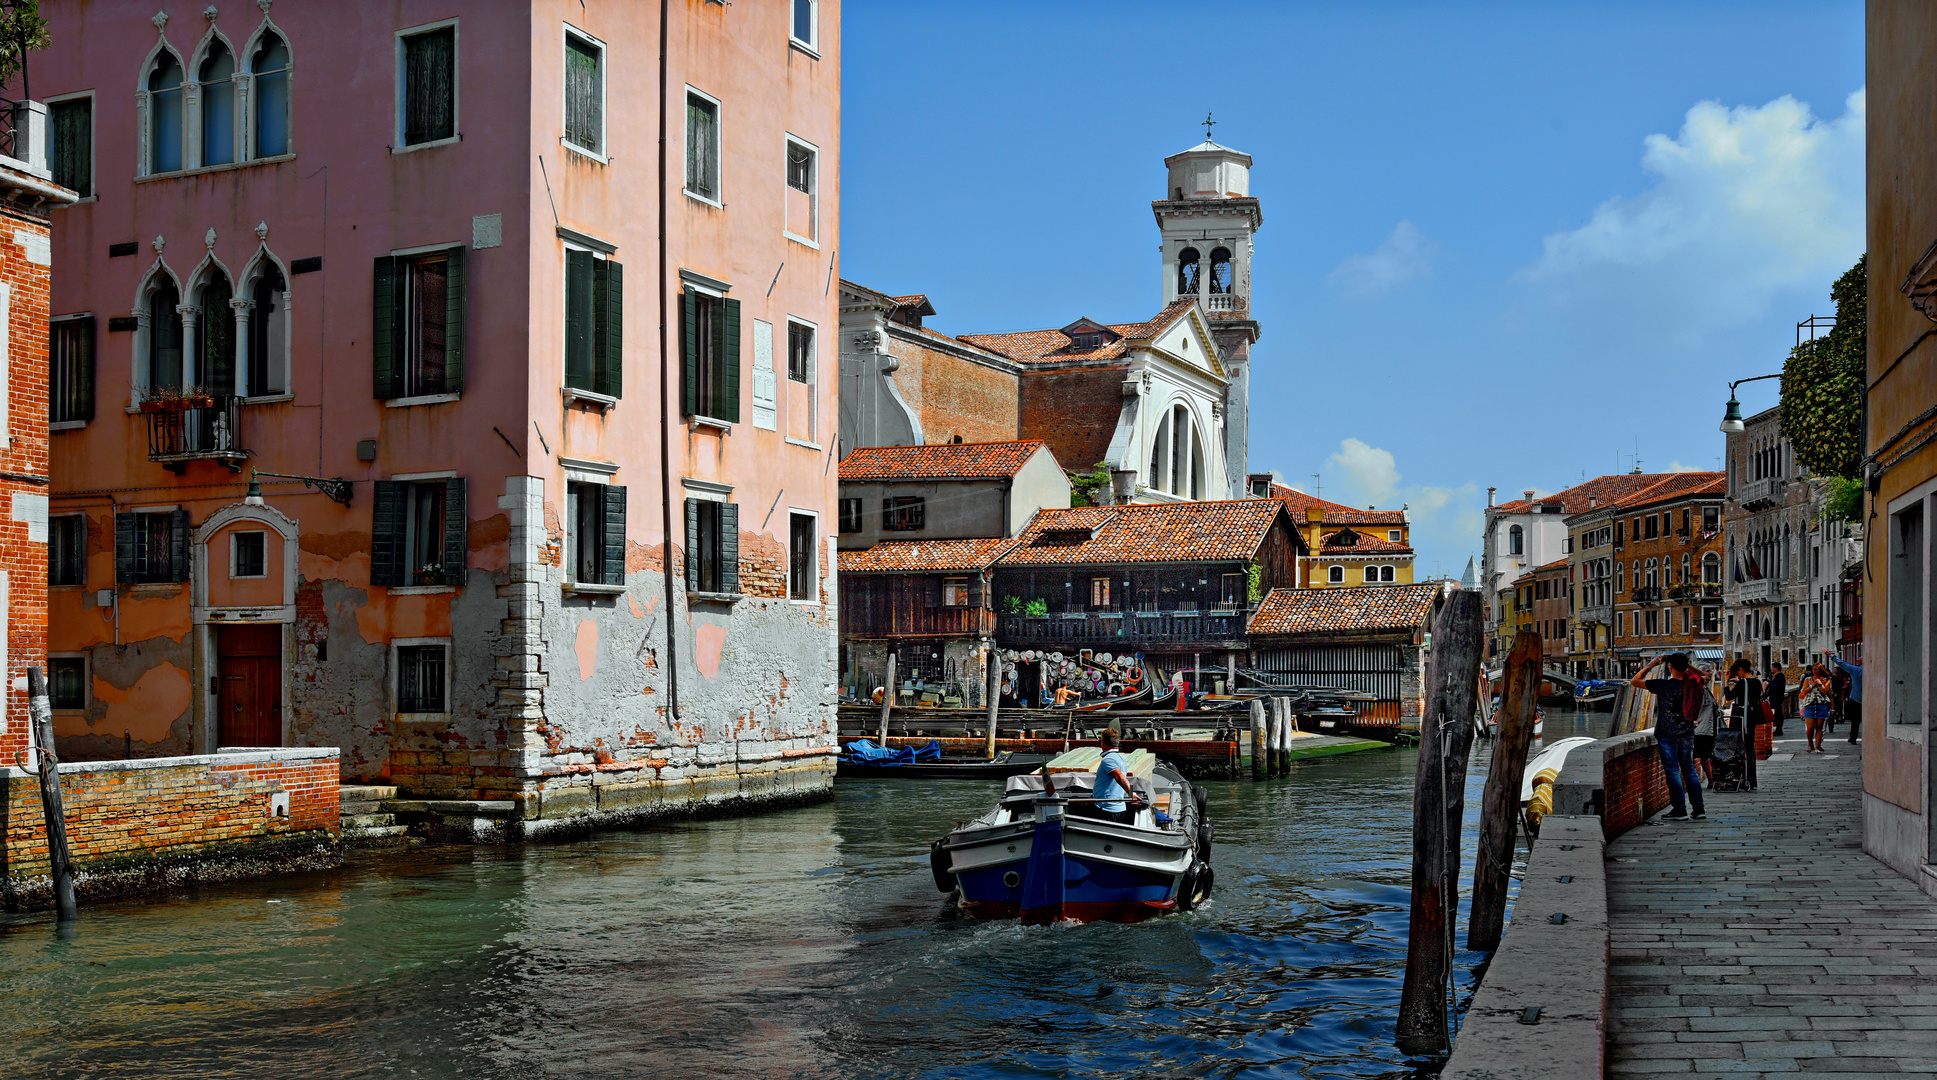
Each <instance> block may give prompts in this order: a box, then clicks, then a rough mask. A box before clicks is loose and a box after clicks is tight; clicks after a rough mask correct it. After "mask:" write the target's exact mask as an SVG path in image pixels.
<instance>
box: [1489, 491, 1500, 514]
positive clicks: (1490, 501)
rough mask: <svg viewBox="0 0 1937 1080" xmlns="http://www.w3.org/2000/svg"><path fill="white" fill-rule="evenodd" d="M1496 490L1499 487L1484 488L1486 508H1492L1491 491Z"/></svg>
mask: <svg viewBox="0 0 1937 1080" xmlns="http://www.w3.org/2000/svg"><path fill="white" fill-rule="evenodd" d="M1497 490H1499V489H1497V488H1487V489H1486V506H1487V509H1489V510H1491V509H1492V508H1493V493H1494V492H1495V491H1497Z"/></svg>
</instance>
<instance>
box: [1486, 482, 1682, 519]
mask: <svg viewBox="0 0 1937 1080" xmlns="http://www.w3.org/2000/svg"><path fill="white" fill-rule="evenodd" d="M1681 475H1686V474H1683V473H1618V474H1615V475H1611V476H1597V477H1595V478H1594V479H1592V480H1589V481H1587V482H1586V483H1582V484H1575V485H1574V486H1573V487H1570V488H1567V489H1565V490H1563V491H1556V492H1554V493H1553V494H1552V495H1542V496H1537V497H1536V498H1535V499H1534V500H1533V502H1531V503H1529V502H1528V501H1527V500H1526V499H1514V500H1513V501H1512V502H1503V503H1499V504H1497V505H1495V506H1494V507H1492V512H1493V513H1496V514H1530V513H1533V508H1534V506H1535V505H1536V504H1538V505H1540V506H1551V505H1553V504H1554V503H1559V504H1560V507H1561V511H1560V512H1561V513H1563V514H1578V513H1580V512H1581V511H1583V510H1586V509H1587V500H1588V499H1590V498H1592V499H1594V500H1595V502H1596V504H1597V505H1599V506H1607V505H1608V504H1610V503H1614V502H1618V501H1620V500H1621V499H1625V498H1627V497H1628V496H1630V495H1633V494H1634V493H1635V492H1637V491H1640V490H1641V489H1642V488H1646V487H1652V486H1654V485H1655V484H1658V483H1660V482H1661V481H1663V480H1666V479H1668V478H1670V477H1673V476H1681Z"/></svg>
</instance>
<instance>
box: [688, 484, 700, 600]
mask: <svg viewBox="0 0 1937 1080" xmlns="http://www.w3.org/2000/svg"><path fill="white" fill-rule="evenodd" d="M686 591H687V592H698V591H699V500H698V499H687V500H686Z"/></svg>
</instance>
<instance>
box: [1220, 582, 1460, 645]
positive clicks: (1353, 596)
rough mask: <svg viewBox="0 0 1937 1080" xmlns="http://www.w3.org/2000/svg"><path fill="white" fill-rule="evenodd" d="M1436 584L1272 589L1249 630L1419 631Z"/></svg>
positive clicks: (1265, 632) (1284, 631)
mask: <svg viewBox="0 0 1937 1080" xmlns="http://www.w3.org/2000/svg"><path fill="white" fill-rule="evenodd" d="M1439 590H1440V586H1438V585H1346V586H1335V587H1333V588H1329V589H1273V590H1271V592H1270V593H1269V594H1267V595H1266V596H1265V598H1264V603H1262V604H1259V605H1258V613H1257V614H1256V615H1253V616H1251V624H1250V626H1248V627H1247V628H1246V630H1247V632H1249V633H1252V634H1340V633H1363V632H1365V631H1372V630H1417V629H1418V628H1419V627H1420V626H1421V625H1422V624H1424V623H1425V621H1426V614H1427V612H1430V611H1431V610H1432V608H1433V601H1434V600H1435V599H1437V598H1438V596H1439Z"/></svg>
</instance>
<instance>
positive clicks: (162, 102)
mask: <svg viewBox="0 0 1937 1080" xmlns="http://www.w3.org/2000/svg"><path fill="white" fill-rule="evenodd" d="M181 167H182V62H181V61H180V60H178V59H176V58H175V54H174V53H171V52H164V53H162V54H161V55H160V56H158V57H156V58H155V66H154V69H153V70H151V71H150V72H149V73H148V171H149V172H151V173H164V172H174V171H176V170H177V169H180V168H181Z"/></svg>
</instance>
